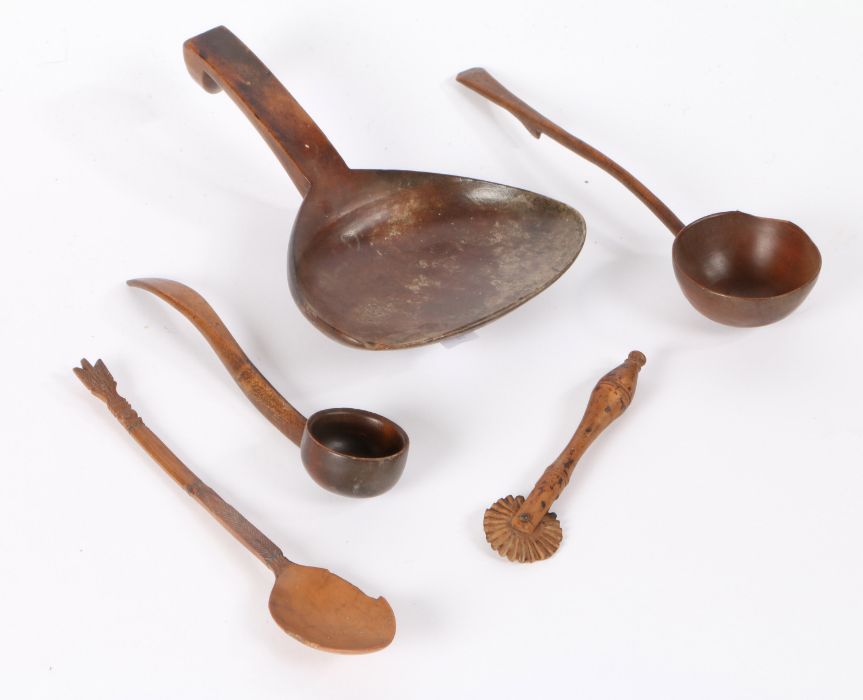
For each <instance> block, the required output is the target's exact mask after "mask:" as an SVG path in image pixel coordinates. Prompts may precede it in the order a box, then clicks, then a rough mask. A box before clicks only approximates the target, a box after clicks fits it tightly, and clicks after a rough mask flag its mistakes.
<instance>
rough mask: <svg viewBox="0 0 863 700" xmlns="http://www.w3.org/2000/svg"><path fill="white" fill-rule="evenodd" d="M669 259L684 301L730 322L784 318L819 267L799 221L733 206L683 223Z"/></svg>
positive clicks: (748, 323)
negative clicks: (792, 221) (741, 210)
mask: <svg viewBox="0 0 863 700" xmlns="http://www.w3.org/2000/svg"><path fill="white" fill-rule="evenodd" d="M671 258H672V262H673V265H674V274H675V275H676V277H677V282H678V284H680V288H681V289H682V290H683V293H684V295H685V296H686V298H687V299H688V300H689V303H690V304H692V305H693V306H694V307H695V308H696V309H698V310H699V311H700V312H701V313H702V314H704V315H705V316H707V317H708V318H710V319H713V320H714V321H718V322H720V323H725V324H727V325H730V326H763V325H766V324H768V323H773V322H774V321H778V320H780V319H782V318H785V317H786V316H787V315H788V314H790V313H791V312H792V311H794V309H796V308H797V307H798V306H800V304H801V302H802V301H803V300H804V299H805V298H806V296H807V295H808V294H809V291H810V290H811V289H812V287H813V285H814V284H815V281H816V280H817V279H818V273H819V271H820V270H821V254H820V253H819V252H818V248H817V247H816V246H815V244H814V243H813V242H812V240H811V239H810V238H809V236H807V235H806V233H805V232H804V231H803V229H801V228H800V227H799V226H796V225H795V224H792V223H791V222H790V221H781V220H779V219H767V218H764V217H760V216H752V215H750V214H744V213H743V212H739V211H728V212H723V213H721V214H712V215H710V216H705V217H703V218H701V219H698V220H697V221H694V222H692V223H691V224H689V226H685V227H683V228H682V229H681V230H680V231H679V233H677V235H676V237H675V239H674V245H672V247H671Z"/></svg>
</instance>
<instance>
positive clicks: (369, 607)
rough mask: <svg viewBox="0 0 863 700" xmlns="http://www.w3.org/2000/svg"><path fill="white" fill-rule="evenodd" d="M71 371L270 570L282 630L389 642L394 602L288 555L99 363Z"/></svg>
mask: <svg viewBox="0 0 863 700" xmlns="http://www.w3.org/2000/svg"><path fill="white" fill-rule="evenodd" d="M73 371H74V372H75V374H76V375H77V376H78V379H80V380H81V381H82V382H83V383H84V386H86V387H87V388H88V389H89V390H90V391H91V392H92V393H93V395H94V396H96V397H98V398H100V399H102V401H104V402H105V404H106V405H107V406H108V410H109V411H111V413H112V414H113V415H114V417H115V418H116V419H117V420H118V421H119V422H120V423H121V424H122V425H123V427H125V428H126V430H128V431H129V434H130V435H131V436H132V437H133V438H134V439H135V441H136V442H137V443H138V444H139V445H140V446H141V447H143V448H144V450H145V451H146V452H147V454H149V455H150V457H152V458H153V459H154V460H155V461H156V462H157V463H158V464H159V465H160V466H161V467H162V469H164V470H165V471H166V472H168V474H169V475H170V476H171V478H172V479H174V481H176V482H177V483H178V484H179V485H180V486H181V487H182V488H183V490H185V491H186V493H188V494H189V495H190V496H191V497H192V498H194V499H195V500H196V501H197V502H198V503H200V504H201V505H202V506H204V508H206V509H207V511H208V512H209V513H210V515H212V516H213V517H214V518H215V519H216V520H218V521H219V522H220V523H222V525H223V526H224V527H225V528H226V529H227V530H228V532H230V533H231V534H232V535H233V536H234V537H236V538H237V539H238V540H239V541H240V542H241V543H242V544H243V545H244V546H245V547H246V549H248V550H249V551H250V552H251V553H252V554H254V555H255V556H256V557H257V558H258V559H260V560H261V561H262V562H263V563H264V564H265V565H266V566H267V568H269V569H270V570H271V571H272V572H273V573H274V574H275V575H276V583H275V584H274V585H273V591H272V593H270V614H271V615H272V616H273V619H274V620H275V621H276V622H277V623H278V625H279V627H281V628H282V629H283V630H285V632H287V633H288V634H289V635H291V636H292V637H294V638H295V639H297V640H299V641H301V642H302V643H303V644H308V645H309V646H310V647H314V648H316V649H321V650H323V651H334V652H340V653H343V654H363V653H367V652H371V651H378V650H379V649H383V648H384V647H386V646H388V645H389V643H390V642H391V641H392V640H393V637H394V636H395V633H396V619H395V615H393V611H392V608H391V607H390V606H389V603H387V601H386V600H385V599H384V598H383V597H379V598H370V597H369V596H367V595H366V594H365V593H363V592H362V591H361V590H360V589H359V588H357V587H356V586H354V585H353V584H350V583H348V582H347V581H345V580H344V579H343V578H340V577H338V576H336V575H335V574H332V573H330V572H329V571H327V570H326V569H320V568H318V567H313V566H303V565H301V564H296V563H295V562H292V561H290V560H289V559H288V558H287V557H285V555H284V554H282V551H281V550H280V549H279V548H278V547H277V546H276V545H275V544H273V542H271V541H270V540H269V539H268V538H267V537H266V536H265V535H264V534H263V533H262V532H261V531H260V530H258V529H257V528H256V527H255V526H254V525H252V523H250V522H249V521H248V520H246V519H245V518H244V517H243V516H242V515H241V514H240V513H239V512H238V511H237V510H236V509H235V508H234V507H233V506H231V505H229V504H228V503H226V502H225V501H223V500H222V498H221V497H220V496H219V494H217V493H216V492H215V491H213V489H211V488H210V487H209V486H207V485H206V484H205V483H204V482H203V481H201V480H200V479H199V478H198V477H197V476H195V474H194V473H193V472H192V470H191V469H189V468H188V467H187V466H186V465H185V464H183V463H182V462H181V461H180V459H179V458H178V457H177V456H176V455H175V454H174V453H173V452H171V450H169V449H168V446H167V445H165V443H164V442H162V441H161V440H160V439H159V438H158V436H157V435H156V434H155V433H153V432H152V431H151V430H150V429H149V428H148V427H147V426H146V425H144V421H143V420H141V418H140V417H139V416H138V414H137V413H136V412H135V410H134V409H133V408H132V406H131V405H129V402H128V401H126V399H124V398H123V397H122V396H120V395H119V394H118V393H117V382H116V381H115V380H114V377H112V376H111V373H110V372H109V371H108V368H107V367H106V366H105V363H104V362H102V360H98V361H97V362H96V364H95V365H91V364H90V363H89V362H88V361H87V360H81V366H80V367H75V368H74V370H73Z"/></svg>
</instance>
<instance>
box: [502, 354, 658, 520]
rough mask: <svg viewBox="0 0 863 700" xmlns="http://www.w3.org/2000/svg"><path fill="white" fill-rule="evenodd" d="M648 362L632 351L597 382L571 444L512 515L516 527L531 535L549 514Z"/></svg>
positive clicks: (617, 414)
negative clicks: (578, 464)
mask: <svg viewBox="0 0 863 700" xmlns="http://www.w3.org/2000/svg"><path fill="white" fill-rule="evenodd" d="M645 362H647V358H645V356H644V355H643V354H642V353H640V352H639V351H637V350H633V351H632V352H631V353H629V357H627V358H626V360H625V361H624V362H623V364H622V365H619V366H618V367H615V368H614V369H613V370H611V371H610V372H609V373H608V374H606V375H605V376H604V377H603V378H602V379H600V380H599V381H598V382H597V383H596V386H595V387H594V388H593V391H592V392H591V394H590V401H588V404H587V409H586V410H585V412H584V417H583V418H582V419H581V423H579V424H578V428H576V430H575V433H574V434H573V436H572V439H571V440H570V441H569V444H568V445H567V446H566V447H565V448H564V450H563V452H561V453H560V456H559V457H558V458H557V459H556V460H554V462H553V463H552V464H551V465H550V466H549V467H548V468H546V470H545V471H544V472H543V473H542V476H541V477H540V478H539V481H537V482H536V485H535V486H534V487H533V490H532V491H531V492H530V494H529V495H528V497H527V498H526V499H525V500H524V503H523V504H522V506H521V508H519V509H518V511H517V512H516V514H515V515H514V516H513V519H512V526H513V527H514V528H516V529H518V530H521V531H523V532H532V531H533V530H534V529H535V528H536V526H537V525H538V524H539V522H540V521H541V520H542V518H543V516H544V515H545V514H546V513H548V511H549V509H550V508H551V504H552V503H554V501H556V500H557V498H558V496H560V494H561V492H562V491H563V489H564V488H565V487H566V485H567V484H568V483H569V479H570V477H571V476H572V472H573V470H574V469H575V465H576V464H577V463H578V460H579V459H580V458H581V456H582V455H583V454H584V453H585V451H586V450H587V448H588V447H590V445H591V443H592V442H593V441H594V440H596V438H597V437H598V436H599V434H600V433H601V432H602V431H603V430H605V429H606V428H607V427H608V426H609V425H611V423H612V422H614V421H615V420H616V419H617V418H619V417H620V416H621V414H622V413H623V412H624V411H625V410H626V409H627V407H628V406H629V404H630V403H631V402H632V397H633V396H634V395H635V387H636V384H637V382H638V372H639V371H640V370H641V368H642V367H643V366H644V364H645Z"/></svg>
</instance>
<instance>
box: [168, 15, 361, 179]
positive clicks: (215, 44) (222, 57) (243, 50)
mask: <svg viewBox="0 0 863 700" xmlns="http://www.w3.org/2000/svg"><path fill="white" fill-rule="evenodd" d="M183 56H184V58H185V60H186V67H187V68H188V69H189V73H190V74H191V76H192V77H193V78H194V79H195V81H196V82H197V83H198V84H199V85H201V87H203V88H204V89H205V90H206V91H207V92H219V90H220V89H223V90H224V91H225V92H226V93H227V94H228V95H229V96H230V97H231V99H232V100H233V101H234V102H235V103H236V104H237V106H239V108H240V109H241V110H242V111H243V113H244V114H245V115H246V117H248V119H249V121H251V122H252V124H254V126H255V128H256V129H257V130H258V132H259V133H260V134H261V136H263V137H264V140H265V141H266V142H267V144H268V145H269V147H270V148H271V149H272V150H273V152H274V153H275V154H276V157H277V158H278V159H279V162H280V163H281V164H282V166H283V167H284V168H285V170H286V171H287V172H288V175H290V177H291V180H293V182H294V184H295V185H296V186H297V189H298V190H299V191H300V193H301V194H302V195H303V196H305V195H306V194H307V193H308V191H309V188H310V187H311V186H312V185H313V184H314V183H315V182H319V181H321V180H323V179H326V178H329V177H339V176H344V175H345V174H346V173H347V172H348V166H347V165H345V162H344V161H343V160H342V158H341V156H340V155H339V154H338V153H337V152H336V149H335V148H333V145H332V144H331V143H330V142H329V140H328V139H327V137H326V136H325V135H324V133H323V132H322V131H321V130H320V129H319V128H318V126H317V124H315V122H314V121H313V120H312V118H311V117H310V116H309V115H308V114H307V113H306V111H305V110H304V109H303V108H302V107H301V106H300V103H299V102H297V101H296V100H295V99H294V97H293V96H292V95H291V93H289V92H288V91H287V89H285V86H284V85H282V84H281V83H280V82H279V80H278V79H277V78H276V76H274V75H273V74H272V73H271V72H270V70H269V68H267V67H266V66H265V65H264V64H263V63H262V62H261V61H260V59H259V58H258V57H257V56H255V54H254V53H252V51H251V50H250V49H249V47H248V46H246V45H245V44H244V43H243V42H242V41H240V40H239V39H238V38H237V37H236V36H235V35H234V34H233V33H232V32H231V31H230V30H229V29H227V28H226V27H216V28H214V29H211V30H209V31H207V32H204V33H203V34H199V35H198V36H196V37H193V38H191V39H189V40H188V41H186V43H185V44H183Z"/></svg>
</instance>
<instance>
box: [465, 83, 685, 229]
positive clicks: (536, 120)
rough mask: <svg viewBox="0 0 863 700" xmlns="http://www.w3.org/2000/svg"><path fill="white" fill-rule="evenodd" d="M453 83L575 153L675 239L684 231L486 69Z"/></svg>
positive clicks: (636, 186) (630, 178)
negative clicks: (610, 179) (632, 197)
mask: <svg viewBox="0 0 863 700" xmlns="http://www.w3.org/2000/svg"><path fill="white" fill-rule="evenodd" d="M456 80H458V81H459V82H460V83H461V84H462V85H466V86H467V87H469V88H470V89H471V90H473V91H474V92H478V93H479V94H480V95H482V96H483V97H485V98H486V99H488V100H490V101H491V102H494V103H495V104H496V105H499V106H501V107H503V108H504V109H505V110H507V111H508V112H510V113H512V114H513V115H514V116H515V118H516V119H518V120H519V121H520V122H521V123H522V124H524V126H525V128H526V129H527V130H528V131H529V132H530V133H531V134H533V135H534V136H535V137H536V138H539V137H540V136H541V135H542V134H545V135H546V136H548V137H549V138H551V139H554V140H555V141H557V142H558V143H559V144H560V145H561V146H563V147H565V148H568V149H569V150H571V151H574V152H575V153H577V154H578V155H580V156H581V157H582V158H584V159H586V160H589V161H590V162H591V163H593V164H594V165H597V166H599V167H600V168H602V169H603V170H604V171H605V172H607V173H608V174H609V175H611V176H612V177H614V178H615V179H616V180H617V181H618V182H620V183H621V184H623V185H624V186H625V187H626V188H627V189H628V190H629V191H630V192H632V194H634V195H635V196H636V197H638V198H639V199H640V200H641V201H642V203H643V204H644V205H645V206H647V208H648V209H650V211H652V212H653V213H654V214H655V215H656V216H657V217H658V218H659V220H660V221H661V222H662V223H663V224H665V226H666V227H667V228H668V229H669V230H670V231H671V232H672V233H673V234H674V235H675V236H676V235H677V234H678V233H680V232H681V231H682V230H683V228H684V224H683V222H682V221H681V220H680V219H678V218H677V216H676V215H675V214H674V212H672V211H671V209H669V208H668V207H667V206H665V204H663V203H662V201H661V200H660V199H659V197H657V196H656V195H655V194H653V192H651V191H650V190H649V189H647V187H645V186H644V184H643V183H642V182H641V181H640V180H638V179H637V178H636V177H635V176H634V175H633V174H632V173H630V172H629V171H628V170H624V169H623V168H622V167H620V166H619V165H618V164H617V163H615V162H614V161H613V160H611V158H609V157H608V156H606V155H604V154H603V153H600V152H599V151H597V150H596V149H595V148H594V147H593V146H590V145H589V144H586V143H585V142H584V141H582V140H581V139H579V138H577V137H575V136H573V135H572V134H570V133H569V132H568V131H564V130H563V129H562V128H560V127H559V126H558V125H557V124H555V123H554V122H552V121H551V120H550V119H548V118H546V117H544V116H542V115H541V114H540V113H539V112H537V111H536V110H535V109H533V107H531V106H530V105H528V104H527V103H526V102H524V101H522V100H521V99H519V98H518V97H516V96H515V95H513V94H512V93H511V92H510V91H509V90H507V89H506V88H505V87H504V86H503V85H501V84H500V83H499V82H498V81H497V80H495V79H494V78H493V77H492V76H491V74H490V73H489V72H488V71H487V70H486V69H485V68H469V69H468V70H466V71H462V72H461V73H459V74H458V75H457V76H456Z"/></svg>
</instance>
